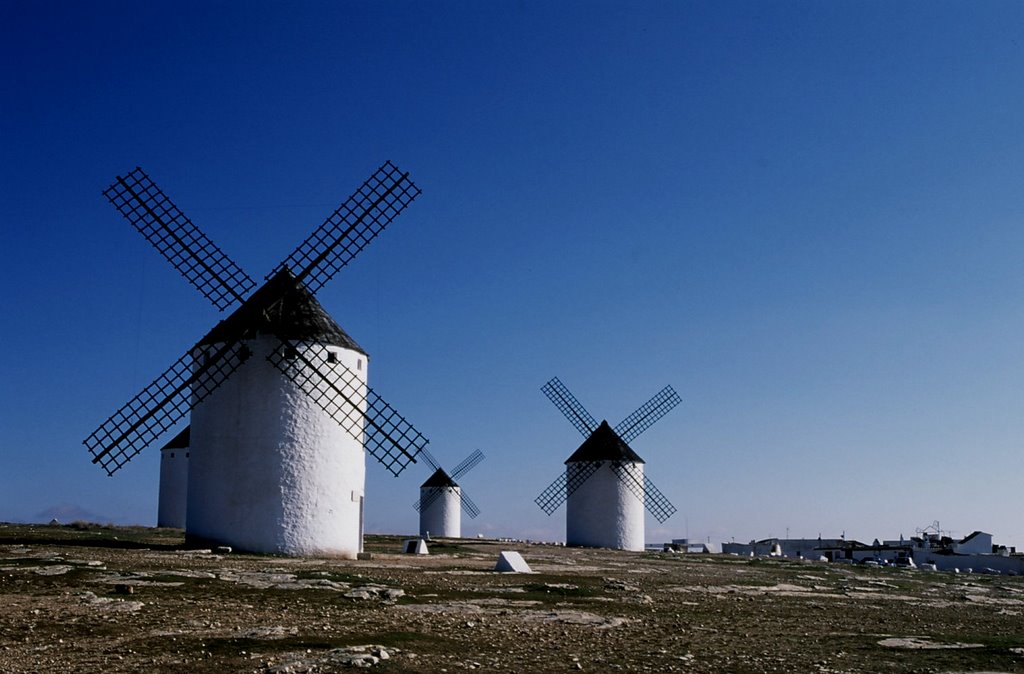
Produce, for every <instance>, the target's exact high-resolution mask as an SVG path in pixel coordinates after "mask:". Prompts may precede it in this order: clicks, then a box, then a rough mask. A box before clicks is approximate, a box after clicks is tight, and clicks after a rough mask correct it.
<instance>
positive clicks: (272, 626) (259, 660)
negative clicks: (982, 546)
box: [0, 525, 1024, 673]
mask: <svg viewBox="0 0 1024 674" xmlns="http://www.w3.org/2000/svg"><path fill="white" fill-rule="evenodd" d="M366 547H367V550H368V551H369V552H371V553H372V558H371V559H368V560H359V561H339V560H332V559H290V558H283V557H270V556H261V555H246V554H238V553H220V554H218V553H215V552H210V551H200V550H188V549H186V548H185V547H184V546H183V545H182V535H181V532H180V531H175V530H159V529H114V528H106V527H92V526H84V525H79V526H23V525H0V672H57V671H61V672H98V671H103V672H128V671H132V672H134V671H179V672H180V671H188V672H282V673H283V672H332V671H339V670H342V669H348V668H353V667H366V668H372V669H373V670H375V671H378V672H382V673H383V672H459V671H463V670H471V669H479V670H483V671H488V672H559V671H580V670H582V671H634V672H639V671H649V672H691V671H692V672H710V671H730V672H732V671H736V672H769V671H776V672H781V671H786V672H791V671H801V672H857V671H872V672H877V671H916V672H968V671H983V670H984V671H1002V672H1013V671H1024V578H1009V577H1000V576H977V575H971V576H967V575H952V574H941V573H926V572H920V571H912V570H904V569H889V568H880V569H861V568H855V567H851V566H843V565H831V564H826V563H819V562H795V561H781V560H769V559H743V558H737V557H729V556H721V555H717V556H713V555H671V554H663V553H625V552H615V551H609V550H581V549H567V548H563V547H555V546H544V545H528V544H508V543H499V542H495V541H475V540H474V541H469V540H464V541H444V542H435V543H433V544H432V545H431V548H430V552H431V554H430V555H428V556H417V555H403V554H399V550H400V549H401V539H399V538H396V537H387V536H370V537H368V538H367V542H366ZM502 550H517V551H519V552H521V553H522V555H523V557H524V558H525V559H526V561H527V562H528V563H529V564H530V565H531V567H532V568H533V571H534V573H533V574H529V575H527V574H498V573H494V572H493V571H492V569H493V568H494V565H495V562H496V560H497V557H498V554H499V552H500V551H502Z"/></svg>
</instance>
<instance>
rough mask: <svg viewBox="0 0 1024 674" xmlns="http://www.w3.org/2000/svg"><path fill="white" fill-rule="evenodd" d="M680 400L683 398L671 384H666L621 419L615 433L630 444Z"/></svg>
mask: <svg viewBox="0 0 1024 674" xmlns="http://www.w3.org/2000/svg"><path fill="white" fill-rule="evenodd" d="M680 402H682V398H680V397H679V395H678V394H677V393H676V392H675V390H674V389H673V388H672V387H671V386H666V387H665V388H663V389H661V390H660V391H658V392H657V393H656V394H655V395H654V397H653V398H651V399H650V400H648V401H647V402H645V403H644V404H643V405H641V406H640V407H639V409H637V411H636V412H633V413H632V414H630V415H629V416H628V417H626V418H625V419H623V420H622V421H620V422H619V425H618V426H616V427H615V433H616V434H617V435H618V436H619V437H620V438H622V441H623V442H625V443H626V444H629V443H630V442H632V441H633V440H635V439H636V438H637V436H639V435H640V434H641V433H643V432H644V431H646V430H647V429H648V428H650V427H651V426H653V425H654V424H655V422H657V421H658V419H661V418H662V417H663V416H665V415H666V414H668V413H669V411H670V410H671V409H672V408H673V407H675V406H676V405H678V404H679V403H680Z"/></svg>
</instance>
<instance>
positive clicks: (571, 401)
mask: <svg viewBox="0 0 1024 674" xmlns="http://www.w3.org/2000/svg"><path fill="white" fill-rule="evenodd" d="M540 390H541V391H543V392H544V395H546V396H547V397H548V399H549V400H550V401H551V402H553V403H554V404H555V407H557V408H558V411H559V412H561V413H562V414H563V415H565V418H566V419H568V420H569V423H570V424H572V425H573V426H575V427H576V430H578V431H579V432H580V433H582V434H583V437H586V436H588V435H590V434H591V433H593V432H594V430H595V429H596V428H597V421H596V420H595V419H594V417H592V416H590V412H588V411H587V408H585V407H584V406H583V405H582V404H580V401H579V400H576V397H575V396H573V394H572V393H570V392H569V389H568V388H566V387H565V384H563V383H562V382H561V381H559V379H558V377H554V378H552V379H551V381H549V382H548V383H547V384H544V386H543V387H541V389H540Z"/></svg>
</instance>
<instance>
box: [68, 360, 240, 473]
mask: <svg viewBox="0 0 1024 674" xmlns="http://www.w3.org/2000/svg"><path fill="white" fill-rule="evenodd" d="M250 355H251V353H250V352H249V349H248V347H246V346H245V345H244V344H241V343H239V342H234V343H231V344H224V345H222V346H221V347H220V348H219V349H218V350H217V351H216V352H215V353H213V354H209V355H208V357H207V358H206V359H205V362H204V363H203V364H202V365H200V366H198V367H194V366H193V358H192V354H191V352H190V353H187V354H185V355H184V356H182V357H181V358H179V359H178V360H177V361H175V362H174V364H173V365H171V366H170V367H169V368H167V370H166V371H164V373H163V374H161V375H160V376H159V377H157V378H156V379H155V380H153V383H151V384H150V385H149V386H147V387H146V388H144V389H143V390H142V392H141V393H139V394H138V395H136V396H135V397H134V398H132V399H131V400H129V401H128V402H127V403H125V405H124V406H122V407H121V409H119V410H118V411H117V412H114V414H112V415H111V416H110V417H109V418H108V419H107V420H106V421H104V422H103V423H102V424H100V426H99V428H97V429H96V430H95V431H93V432H92V433H91V434H90V435H89V437H88V438H86V439H85V440H84V441H83V444H84V445H85V446H86V447H87V448H88V449H89V453H90V454H92V456H93V459H92V462H93V463H98V464H100V466H101V467H102V468H103V469H104V470H105V471H107V475H113V474H114V473H115V472H116V471H117V470H118V469H119V468H121V467H122V466H123V465H124V464H126V463H128V462H129V461H131V460H132V458H134V457H135V456H136V455H137V454H138V453H139V452H141V451H142V450H143V449H145V448H146V447H148V446H149V445H151V444H152V443H153V442H154V441H156V439H157V438H159V437H160V436H161V435H163V434H164V433H165V432H166V431H167V430H168V429H170V428H171V427H172V426H174V425H175V424H176V423H178V421H180V420H181V419H182V417H184V416H185V415H186V414H188V412H189V410H191V409H192V408H193V407H194V406H195V405H198V404H199V403H201V402H202V401H203V400H205V399H206V397H207V396H208V395H210V394H211V393H212V392H213V391H214V390H215V389H216V388H217V387H218V386H220V385H221V384H222V383H224V381H225V380H226V379H227V378H228V377H229V376H230V375H231V374H232V373H233V372H234V371H235V370H237V369H238V368H239V366H240V365H241V364H242V363H244V362H245V361H246V360H247V359H248V358H249V356H250Z"/></svg>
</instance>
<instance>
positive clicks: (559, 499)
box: [533, 461, 604, 515]
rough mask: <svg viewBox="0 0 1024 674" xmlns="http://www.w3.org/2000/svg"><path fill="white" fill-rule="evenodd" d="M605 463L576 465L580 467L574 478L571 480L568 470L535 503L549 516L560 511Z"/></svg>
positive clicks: (586, 462)
mask: <svg viewBox="0 0 1024 674" xmlns="http://www.w3.org/2000/svg"><path fill="white" fill-rule="evenodd" d="M602 463H604V462H603V461H581V462H580V463H577V464H575V465H576V466H579V468H577V470H576V471H575V472H574V473H573V477H572V479H571V480H570V479H569V477H568V475H569V471H568V469H566V471H565V472H564V473H562V474H561V475H559V476H558V478H557V479H556V480H555V481H554V482H552V483H551V484H549V485H548V487H547V489H545V490H544V491H542V492H541V493H540V495H539V496H537V498H535V499H533V502H534V503H536V504H537V505H539V506H540V509H541V510H543V511H544V512H545V513H547V514H548V515H551V514H552V513H553V512H555V511H556V510H558V508H559V506H561V505H562V504H563V503H565V501H566V500H567V499H568V498H569V496H571V495H572V493H573V492H574V491H576V490H577V489H579V488H580V486H582V485H583V483H584V482H586V481H587V480H588V479H589V478H590V476H591V475H593V474H594V473H595V472H597V469H598V468H600V467H601V464H602Z"/></svg>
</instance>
